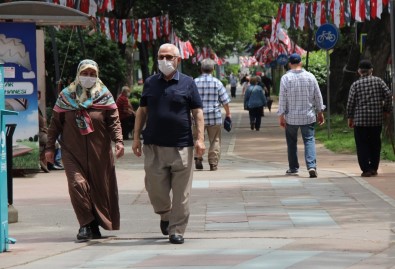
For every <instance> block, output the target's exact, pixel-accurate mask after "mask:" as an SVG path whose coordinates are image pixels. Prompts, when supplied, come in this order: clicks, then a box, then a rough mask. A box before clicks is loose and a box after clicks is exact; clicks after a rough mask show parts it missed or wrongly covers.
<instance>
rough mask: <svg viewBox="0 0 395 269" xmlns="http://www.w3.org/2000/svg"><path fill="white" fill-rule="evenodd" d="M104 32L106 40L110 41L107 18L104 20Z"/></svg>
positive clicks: (108, 20)
mask: <svg viewBox="0 0 395 269" xmlns="http://www.w3.org/2000/svg"><path fill="white" fill-rule="evenodd" d="M104 20H105V21H104V28H105V29H104V32H105V33H106V36H107V39H111V33H110V19H109V18H104Z"/></svg>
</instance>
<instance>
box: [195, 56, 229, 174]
mask: <svg viewBox="0 0 395 269" xmlns="http://www.w3.org/2000/svg"><path fill="white" fill-rule="evenodd" d="M214 66H215V62H214V61H213V60H211V59H204V60H203V61H202V62H201V71H202V75H201V76H200V77H198V78H196V79H195V83H196V86H197V88H198V91H199V94H200V97H201V99H202V102H203V114H204V130H205V131H207V136H208V141H209V142H210V147H209V150H208V163H209V165H210V171H215V170H217V168H218V162H219V160H220V157H221V130H222V113H221V106H223V107H224V109H225V113H226V115H225V116H226V117H229V118H231V114H230V108H229V102H230V98H229V96H228V93H227V92H226V89H225V87H224V85H223V84H222V82H221V81H220V80H218V79H217V78H215V77H213V76H212V72H213V71H214ZM194 133H196V132H194ZM202 161H203V157H202V156H199V155H196V157H195V168H196V169H203V163H202Z"/></svg>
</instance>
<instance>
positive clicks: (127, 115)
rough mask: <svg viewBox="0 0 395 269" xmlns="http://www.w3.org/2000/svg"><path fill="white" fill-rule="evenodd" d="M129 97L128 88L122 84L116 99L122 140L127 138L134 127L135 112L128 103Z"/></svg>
mask: <svg viewBox="0 0 395 269" xmlns="http://www.w3.org/2000/svg"><path fill="white" fill-rule="evenodd" d="M129 97H130V88H129V87H128V86H123V87H122V90H121V93H120V94H119V96H118V98H117V101H116V103H117V107H118V111H119V119H120V120H121V126H122V136H123V140H129V134H130V133H131V132H132V131H133V128H134V119H135V112H134V110H133V107H132V105H131V104H130V101H129Z"/></svg>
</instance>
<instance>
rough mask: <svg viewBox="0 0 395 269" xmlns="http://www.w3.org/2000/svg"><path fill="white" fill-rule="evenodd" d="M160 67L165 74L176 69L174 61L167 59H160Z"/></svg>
mask: <svg viewBox="0 0 395 269" xmlns="http://www.w3.org/2000/svg"><path fill="white" fill-rule="evenodd" d="M158 68H159V70H160V71H161V72H162V73H163V74H164V75H165V76H168V75H170V74H171V73H173V72H174V71H175V70H176V69H175V67H174V65H173V61H166V60H158Z"/></svg>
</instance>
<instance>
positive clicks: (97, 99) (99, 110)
mask: <svg viewBox="0 0 395 269" xmlns="http://www.w3.org/2000/svg"><path fill="white" fill-rule="evenodd" d="M58 138H59V140H58V141H59V143H60V145H61V147H62V160H63V166H64V169H65V173H66V177H67V181H68V187H69V194H70V199H71V203H72V205H73V208H74V212H75V214H76V216H77V220H78V222H79V224H80V228H79V230H78V234H77V239H78V240H88V239H96V238H100V237H101V233H100V230H99V226H101V227H103V228H104V229H106V230H119V223H120V214H119V204H118V187H117V178H116V174H115V164H114V156H113V149H112V143H111V142H115V156H116V157H117V158H119V157H122V156H123V154H124V148H123V140H122V132H121V123H120V121H119V116H118V110H117V106H116V104H115V100H114V98H113V96H112V95H111V93H110V91H109V90H108V89H107V87H106V86H105V85H104V84H103V83H102V81H101V80H100V79H99V67H98V65H97V63H96V62H94V61H93V60H89V59H87V60H83V61H81V62H80V64H79V65H78V69H77V75H76V78H75V80H74V82H72V83H71V84H70V85H69V86H68V87H66V88H65V89H63V90H62V91H61V92H60V94H59V97H58V99H57V101H56V104H55V106H54V108H53V114H52V118H51V123H50V126H49V129H48V142H47V145H46V152H45V156H46V158H47V161H48V162H50V163H54V155H55V142H56V140H57V139H58Z"/></svg>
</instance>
